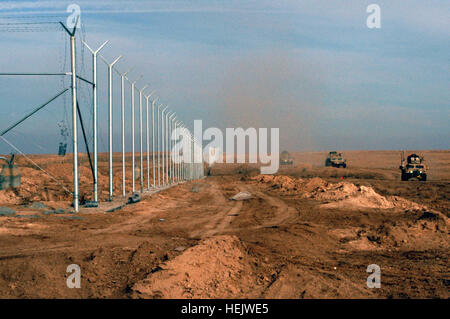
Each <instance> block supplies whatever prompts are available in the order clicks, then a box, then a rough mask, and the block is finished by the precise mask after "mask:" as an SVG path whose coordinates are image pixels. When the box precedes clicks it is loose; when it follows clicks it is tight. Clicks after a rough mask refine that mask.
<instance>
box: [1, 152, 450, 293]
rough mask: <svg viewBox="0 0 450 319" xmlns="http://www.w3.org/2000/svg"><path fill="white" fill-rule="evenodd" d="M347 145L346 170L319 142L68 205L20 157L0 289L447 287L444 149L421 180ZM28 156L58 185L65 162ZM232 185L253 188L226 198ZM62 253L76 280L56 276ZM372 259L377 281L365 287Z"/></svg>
mask: <svg viewBox="0 0 450 319" xmlns="http://www.w3.org/2000/svg"><path fill="white" fill-rule="evenodd" d="M346 154H348V159H349V168H347V169H334V168H325V167H321V165H323V161H324V158H325V152H321V153H319V152H318V153H301V154H300V153H298V154H294V156H295V164H294V166H293V167H283V168H282V169H281V170H280V172H279V174H278V175H277V176H267V175H266V176H262V175H259V174H258V172H257V170H255V169H254V167H249V166H243V165H237V164H236V165H228V166H224V165H216V166H215V167H213V169H212V175H213V176H211V177H208V178H206V179H203V180H199V181H193V182H188V183H183V184H180V185H177V186H175V187H172V188H169V189H166V190H163V191H161V192H158V193H155V194H152V195H146V196H144V197H143V200H142V201H141V202H139V203H136V204H132V205H127V206H125V207H124V208H122V209H120V210H116V211H114V212H112V213H107V212H106V209H104V208H103V207H101V208H99V209H88V208H84V209H83V210H82V211H81V212H80V213H79V214H76V215H74V214H71V213H70V207H69V199H70V196H68V195H67V194H65V193H64V191H63V190H62V189H61V187H58V186H57V185H55V183H54V182H52V181H51V180H47V179H45V178H44V177H43V176H42V175H41V173H40V172H38V171H36V170H34V169H32V168H31V167H28V168H27V169H28V170H30V171H27V170H25V169H23V171H27V174H28V173H30V176H28V177H27V176H25V177H24V184H23V187H22V188H23V189H22V188H21V189H18V190H15V191H1V192H0V206H7V207H10V208H12V209H14V210H15V211H16V216H0V297H3V298H25V297H26V298H37V297H43V298H54V297H57V298H449V297H450V293H449V284H450V269H449V266H448V265H449V251H450V250H449V244H450V242H449V236H448V235H449V233H448V231H449V220H448V217H449V216H448V215H449V208H450V204H449V201H448V198H449V193H450V178H449V177H450V151H427V152H426V154H425V157H426V159H427V160H428V164H429V165H430V166H431V168H432V171H430V175H429V176H430V180H429V181H427V182H413V181H411V182H401V181H399V172H398V169H397V168H396V167H397V166H398V162H397V160H396V159H398V152H394V151H372V152H362V151H361V152H356V151H354V152H346ZM36 160H40V161H42V162H45V163H47V165H46V169H48V170H53V171H52V172H54V173H55V174H57V173H59V174H60V175H63V177H62V178H63V179H64V178H66V179H67V181H66V183H67V186H68V187H70V172H71V167H70V164H69V163H70V161H67V162H66V163H64V162H60V161H61V160H60V159H58V158H53V159H48V158H47V159H46V160H45V159H42V158H36ZM383 161H384V162H385V163H386V165H385V167H384V166H383V165H382V162H383ZM84 164H86V163H84ZM57 165H59V166H57ZM102 165H104V166H105V168H104V169H106V162H103V163H102ZM66 166H67V167H66ZM21 168H22V167H21ZM85 168H86V170H85V171H83V174H84V176H83V177H82V178H85V179H86V180H85V181H84V183H85V184H83V186H82V187H81V188H82V190H83V191H84V192H86V196H89V195H88V192H89V190H90V186H89V184H88V181H89V170H88V168H87V166H85ZM117 170H118V178H117V179H116V183H117V186H116V187H117V193H119V192H120V185H121V181H120V179H119V177H120V167H118V168H117ZM31 173H33V174H34V175H33V174H31ZM64 173H65V174H64ZM104 177H105V178H107V175H106V171H105V172H104ZM44 184H45V185H46V189H45V191H42V185H44ZM32 185H34V186H33V187H34V188H33V187H31V186H32ZM104 185H106V183H104ZM239 191H247V192H249V193H251V194H252V197H251V198H250V199H248V200H244V201H232V200H230V198H231V197H232V196H233V195H235V194H236V193H238V192H239ZM31 202H41V203H43V204H44V205H46V206H47V208H43V207H39V206H32V205H30V203H31ZM120 203H121V201H120V198H118V200H117V201H116V202H113V203H110V204H109V206H111V205H116V204H117V205H119V204H120ZM50 208H63V209H65V210H63V211H61V212H60V213H55V211H52V210H51V209H50ZM17 215H21V216H19V217H17ZM70 264H78V265H80V266H81V272H82V285H81V288H80V289H69V288H67V286H66V278H67V276H68V274H67V273H66V267H67V266H68V265H70ZM370 264H377V265H379V266H380V267H381V285H382V286H381V288H380V289H369V288H367V286H366V279H367V277H368V275H369V274H368V273H367V272H366V269H367V266H368V265H370Z"/></svg>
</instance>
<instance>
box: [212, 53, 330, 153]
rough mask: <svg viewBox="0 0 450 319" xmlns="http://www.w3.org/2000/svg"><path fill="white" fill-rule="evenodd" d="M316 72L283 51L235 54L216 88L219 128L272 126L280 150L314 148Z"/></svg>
mask: <svg viewBox="0 0 450 319" xmlns="http://www.w3.org/2000/svg"><path fill="white" fill-rule="evenodd" d="M304 60H305V61H307V59H304ZM322 73H323V72H322V71H321V70H320V67H318V66H314V65H311V64H307V63H306V62H304V61H302V57H301V56H300V55H295V54H290V53H287V52H284V51H283V52H280V51H275V52H270V53H264V54H262V55H257V54H254V53H253V54H252V56H245V57H240V58H238V59H236V60H235V63H233V64H232V65H231V66H230V67H229V68H228V71H226V72H225V74H224V78H223V79H224V80H223V83H222V87H221V89H220V91H221V96H220V97H219V98H220V99H221V101H223V102H222V105H221V113H222V116H223V123H224V125H225V127H243V128H244V129H245V128H248V127H255V128H261V127H268V128H270V127H278V128H280V150H283V149H289V150H311V149H314V145H315V142H314V130H315V126H316V123H317V121H318V119H319V114H320V110H321V105H323V103H322V101H321V98H322V96H323V93H322V91H323V89H322V86H321V80H320V78H321V74H322Z"/></svg>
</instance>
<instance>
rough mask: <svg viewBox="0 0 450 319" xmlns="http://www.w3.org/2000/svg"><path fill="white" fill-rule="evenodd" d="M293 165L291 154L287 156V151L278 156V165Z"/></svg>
mask: <svg viewBox="0 0 450 319" xmlns="http://www.w3.org/2000/svg"><path fill="white" fill-rule="evenodd" d="M293 163H294V160H293V159H292V157H291V154H289V152H288V151H283V152H281V154H280V164H281V165H292V164H293Z"/></svg>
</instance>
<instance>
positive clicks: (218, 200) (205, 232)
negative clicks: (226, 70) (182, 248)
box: [190, 181, 242, 238]
mask: <svg viewBox="0 0 450 319" xmlns="http://www.w3.org/2000/svg"><path fill="white" fill-rule="evenodd" d="M209 190H210V192H211V195H212V197H213V198H212V202H213V203H215V205H219V206H225V207H224V208H221V209H220V210H219V212H218V213H217V214H215V215H214V216H213V217H212V218H210V219H209V220H208V222H207V223H206V224H205V225H203V227H204V228H203V229H197V230H194V231H193V232H191V233H190V236H191V238H197V237H201V238H205V237H211V236H214V235H216V234H218V233H221V232H223V231H224V230H225V229H226V228H227V226H228V225H229V224H230V223H231V221H232V220H233V216H229V215H235V214H238V213H239V212H240V211H241V209H242V202H239V201H235V202H233V204H232V205H231V204H230V201H229V200H228V199H227V198H226V197H225V196H224V194H223V192H222V190H221V189H220V188H219V186H218V184H217V182H216V181H214V182H213V183H212V184H211V187H210V188H209Z"/></svg>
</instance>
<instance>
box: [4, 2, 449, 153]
mask: <svg viewBox="0 0 450 319" xmlns="http://www.w3.org/2000/svg"><path fill="white" fill-rule="evenodd" d="M70 3H77V4H78V5H79V6H80V7H81V20H82V24H83V29H82V30H79V35H80V37H83V38H84V39H85V40H86V41H87V43H89V44H90V45H91V46H94V47H96V46H98V45H100V44H101V43H102V42H103V41H104V40H110V43H109V44H108V45H107V47H106V48H105V49H104V51H102V52H103V55H104V56H105V57H106V58H107V59H109V60H112V59H113V58H114V57H116V56H118V55H119V54H123V55H124V58H123V61H120V62H119V63H118V64H117V69H119V70H121V71H125V70H126V69H128V68H129V67H130V66H135V69H134V70H133V71H132V73H131V74H130V76H131V77H137V76H138V75H139V74H143V75H144V80H142V81H140V82H139V84H138V86H142V85H144V84H145V83H149V84H150V86H151V87H152V89H155V90H156V91H157V92H158V95H159V96H160V97H161V99H162V101H163V102H164V103H167V104H169V107H170V108H171V109H173V110H175V111H176V112H177V113H178V114H179V117H180V118H182V119H183V120H184V122H186V123H192V122H193V120H194V119H203V121H204V127H208V126H216V127H219V128H225V127H239V126H241V127H249V126H254V127H280V139H281V148H287V149H290V150H326V149H403V148H405V149H436V148H438V149H448V148H449V141H450V126H449V119H450V105H449V101H450V93H449V92H450V90H449V87H450V85H449V84H450V78H449V71H450V67H449V66H450V65H449V64H450V63H449V53H450V41H449V39H450V37H449V36H450V34H449V33H450V25H449V21H450V19H449V13H450V3H449V2H448V1H431V2H425V1H415V0H411V1H398V0H390V1H375V0H372V1H321V0H311V1H301V0H298V1H288V0H285V1H267V0H260V1H244V0H241V1H211V0H208V1H195V0H192V1H179V0H167V1H2V2H0V17H3V18H0V23H8V22H11V21H14V22H17V21H25V20H27V21H43V20H42V19H43V18H38V17H37V16H39V17H41V16H45V15H51V16H54V15H58V16H60V17H55V18H52V21H58V19H63V20H64V19H65V16H67V15H68V13H66V7H67V5H69V4H70ZM371 3H377V4H378V5H379V6H380V8H381V24H382V26H381V29H368V28H367V26H366V18H367V15H368V14H367V13H366V7H367V5H369V4H371ZM24 16H25V17H28V19H23V18H20V19H22V20H20V19H17V18H18V17H24ZM6 17H8V18H6ZM11 17H16V19H12V18H11ZM47 20H51V19H47ZM3 27H4V25H3ZM0 39H1V42H2V48H7V49H6V50H2V52H0V70H1V72H7V71H14V72H21V71H24V72H25V71H30V72H39V71H50V70H53V71H61V70H66V71H68V68H69V65H68V60H67V59H68V55H67V54H68V52H67V48H68V47H67V36H66V35H65V34H64V33H62V32H60V31H58V32H23V33H17V32H4V31H3V32H0ZM81 47H82V46H81V45H80V43H78V52H79V61H78V65H79V66H80V72H81V73H82V74H83V75H84V76H85V77H90V63H91V57H90V55H89V54H87V52H86V50H84V52H83V51H82V50H81ZM64 57H66V58H64ZM99 65H100V70H99V78H100V79H101V80H102V82H103V83H100V85H99V90H100V94H99V116H100V118H99V119H100V122H101V125H100V126H101V127H100V133H101V134H102V136H101V140H102V139H103V141H106V135H105V134H106V125H105V123H106V73H105V72H106V69H105V67H104V65H103V63H102V62H101V61H100V62H99ZM68 83H69V82H68V79H66V80H65V82H64V83H63V82H62V79H60V78H55V79H53V78H50V79H43V78H39V79H36V78H31V79H30V78H23V79H22V78H21V79H18V78H10V77H8V78H4V77H2V78H0V96H1V99H0V101H1V104H0V127H1V128H3V127H6V126H7V125H8V124H9V123H10V122H12V121H14V120H15V119H18V118H20V117H21V116H23V114H25V113H26V112H27V111H28V110H30V109H32V108H33V107H34V106H35V105H38V104H39V103H40V102H44V101H45V100H46V99H48V98H49V97H51V96H52V95H54V94H56V93H57V92H58V90H61V89H62V88H63V87H65V86H67V85H68ZM64 85H65V86H64ZM80 86H82V84H80ZM114 90H115V93H114V98H115V100H114V101H115V109H117V111H118V108H119V103H120V95H119V93H120V87H119V79H118V77H117V76H116V77H115V79H114ZM128 93H129V92H127V94H128ZM89 97H90V91H89V89H88V88H87V87H83V88H82V89H81V90H80V102H81V104H82V108H83V110H84V113H85V117H86V118H87V119H88V118H89V116H90V109H89V103H90V100H89ZM126 98H127V99H129V97H128V95H126ZM65 99H66V100H64V99H61V100H60V101H59V102H56V103H54V104H52V105H49V106H48V109H46V110H45V111H43V112H42V113H40V114H39V115H38V116H36V117H35V118H33V119H31V120H30V121H29V122H27V125H25V126H21V127H20V128H18V129H17V130H16V131H14V132H12V133H11V134H10V135H9V138H10V139H11V140H12V141H14V142H15V143H17V144H18V145H20V146H21V147H23V148H24V150H26V151H27V152H44V151H49V152H53V151H54V149H55V148H56V147H57V143H58V141H59V132H58V126H57V122H59V121H61V120H65V121H66V122H68V123H67V124H68V125H70V117H69V115H70V107H69V104H70V103H69V96H67V97H66V98H65ZM127 110H128V109H127ZM128 111H129V110H128ZM68 114H69V115H68ZM116 114H117V116H115V124H117V125H115V127H116V128H117V134H118V132H119V128H120V127H119V125H118V123H119V120H120V119H119V112H117V113H116ZM127 117H128V119H127V128H129V114H128V113H127ZM86 121H87V120H86ZM90 130H91V128H90V127H89V128H88V131H90ZM117 134H116V135H117ZM117 141H118V139H117ZM115 145H116V147H118V146H119V144H118V143H116V144H115ZM105 146H106V145H105V143H104V142H101V143H100V147H101V148H103V149H101V150H106V148H105ZM117 150H119V148H117ZM8 151H9V148H8V147H6V146H5V145H0V152H3V153H4V152H8Z"/></svg>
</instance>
